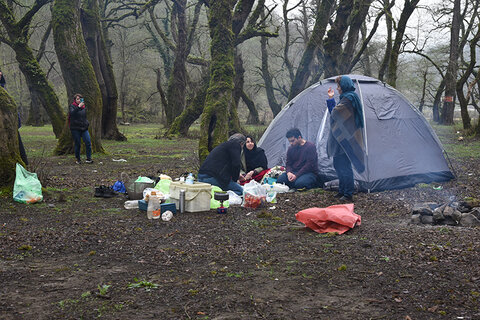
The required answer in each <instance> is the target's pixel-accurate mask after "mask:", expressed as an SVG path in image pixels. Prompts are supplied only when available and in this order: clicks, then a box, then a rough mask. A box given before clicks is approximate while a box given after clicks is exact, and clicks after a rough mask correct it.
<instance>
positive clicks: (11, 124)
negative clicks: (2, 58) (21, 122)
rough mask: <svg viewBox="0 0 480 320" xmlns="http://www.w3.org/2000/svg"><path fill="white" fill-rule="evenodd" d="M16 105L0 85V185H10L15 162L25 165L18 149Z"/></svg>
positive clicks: (12, 180)
mask: <svg viewBox="0 0 480 320" xmlns="http://www.w3.org/2000/svg"><path fill="white" fill-rule="evenodd" d="M17 117H18V114H17V106H16V105H15V102H14V101H13V99H12V98H11V97H10V96H9V94H8V93H7V91H5V89H3V88H2V87H0V186H2V187H3V186H12V185H13V182H14V180H15V165H16V163H17V162H19V163H21V164H22V165H25V164H24V163H23V161H22V159H21V157H20V153H19V149H18V118H17Z"/></svg>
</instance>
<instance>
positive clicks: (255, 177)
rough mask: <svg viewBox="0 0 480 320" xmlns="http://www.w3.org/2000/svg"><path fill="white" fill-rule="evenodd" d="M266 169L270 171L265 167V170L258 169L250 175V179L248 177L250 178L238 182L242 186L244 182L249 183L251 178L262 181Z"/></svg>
mask: <svg viewBox="0 0 480 320" xmlns="http://www.w3.org/2000/svg"><path fill="white" fill-rule="evenodd" d="M268 171H270V169H265V170H263V171H260V172H259V173H258V174H256V175H254V176H253V177H252V179H250V180H244V181H242V182H240V184H241V185H242V186H243V185H244V184H246V183H249V182H250V181H252V180H255V181H257V182H260V181H262V179H263V176H264V175H265V174H266V173H267V172H268Z"/></svg>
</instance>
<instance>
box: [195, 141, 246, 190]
mask: <svg viewBox="0 0 480 320" xmlns="http://www.w3.org/2000/svg"><path fill="white" fill-rule="evenodd" d="M241 152H242V147H241V146H240V143H238V141H235V140H230V141H226V142H224V143H221V144H219V145H218V146H217V147H215V148H214V149H213V150H212V151H211V152H210V154H209V155H208V157H207V159H205V161H204V162H203V163H202V165H201V166H200V170H198V173H202V174H207V175H209V176H211V177H214V178H215V179H217V180H218V182H219V183H220V187H221V188H222V189H224V190H226V186H227V185H228V183H229V182H230V180H233V181H237V180H238V175H239V173H240V167H241V164H240V153H241Z"/></svg>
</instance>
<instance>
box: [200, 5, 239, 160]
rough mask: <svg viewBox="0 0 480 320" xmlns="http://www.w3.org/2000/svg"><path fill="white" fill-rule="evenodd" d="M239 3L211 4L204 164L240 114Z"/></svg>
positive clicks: (202, 138)
mask: <svg viewBox="0 0 480 320" xmlns="http://www.w3.org/2000/svg"><path fill="white" fill-rule="evenodd" d="M234 4H235V3H233V1H229V0H213V1H210V12H209V22H208V24H209V28H210V38H211V42H210V55H211V65H210V84H209V88H208V91H207V97H206V98H205V108H204V109H203V113H202V120H201V129H200V131H201V132H200V133H201V136H200V141H199V146H198V149H199V150H198V154H199V158H200V161H203V160H205V158H206V157H207V155H208V153H209V152H210V151H211V150H212V149H213V148H214V147H216V146H217V145H219V144H220V143H222V142H224V141H225V140H226V139H227V137H228V133H229V115H230V111H231V109H233V112H236V108H232V106H233V105H234V100H233V80H234V77H235V69H234V37H233V31H232V10H233V6H234Z"/></svg>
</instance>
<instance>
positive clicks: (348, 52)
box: [339, 0, 373, 74]
mask: <svg viewBox="0 0 480 320" xmlns="http://www.w3.org/2000/svg"><path fill="white" fill-rule="evenodd" d="M372 1H373V0H363V1H355V3H354V7H353V11H352V13H351V14H350V17H349V21H350V25H349V27H348V38H347V43H346V44H345V47H344V48H343V52H342V55H341V58H340V65H339V71H340V72H339V74H347V73H350V72H351V69H350V65H351V63H352V59H353V55H354V53H355V48H356V46H357V43H358V37H359V34H360V29H361V28H362V25H363V23H364V21H365V19H366V17H367V14H368V9H369V8H370V5H371V4H372Z"/></svg>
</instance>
